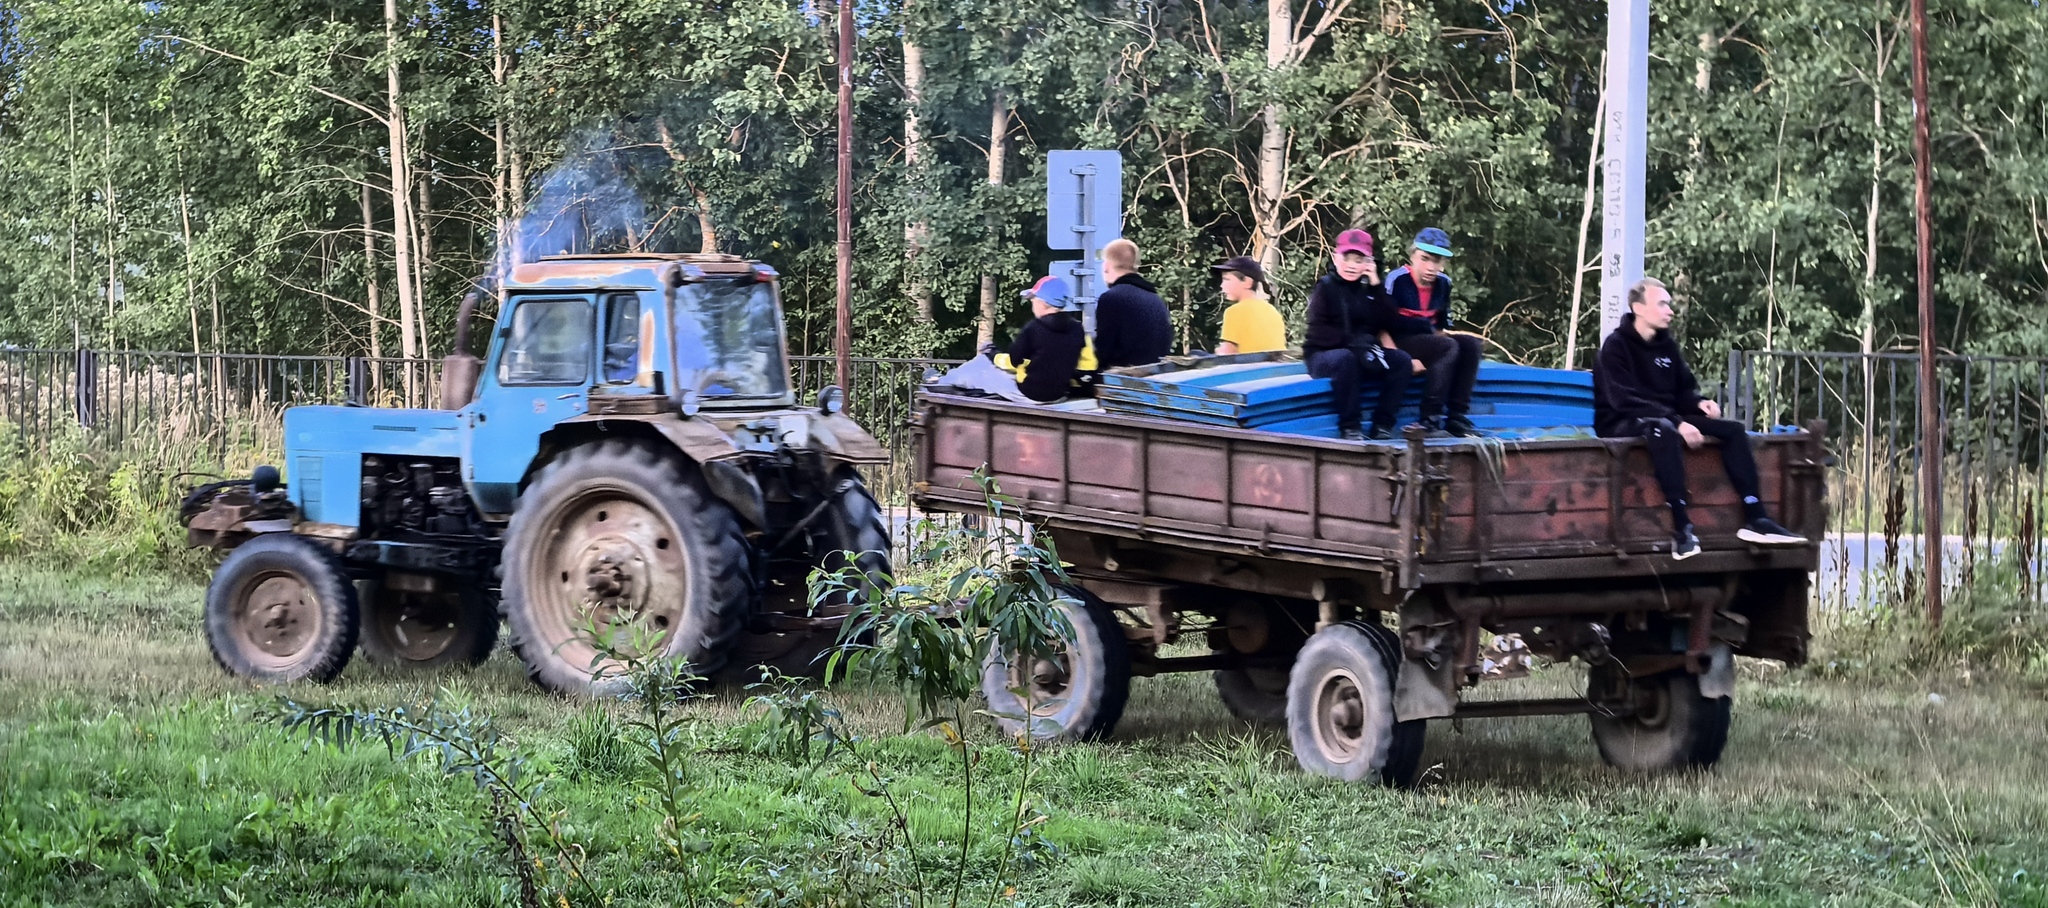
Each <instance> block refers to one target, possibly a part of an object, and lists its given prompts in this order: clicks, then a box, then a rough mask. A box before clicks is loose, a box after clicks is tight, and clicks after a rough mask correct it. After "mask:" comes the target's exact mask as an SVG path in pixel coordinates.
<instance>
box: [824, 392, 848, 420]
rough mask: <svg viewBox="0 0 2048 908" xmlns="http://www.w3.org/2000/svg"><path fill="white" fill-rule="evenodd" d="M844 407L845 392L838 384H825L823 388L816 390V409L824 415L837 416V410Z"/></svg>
mask: <svg viewBox="0 0 2048 908" xmlns="http://www.w3.org/2000/svg"><path fill="white" fill-rule="evenodd" d="M844 409H846V392H845V391H842V390H840V388H839V386H838V385H826V386H825V389H824V390H822V391H819V392H818V410H819V411H820V412H822V413H824V414H825V415H826V416H838V415H839V411H841V410H844Z"/></svg>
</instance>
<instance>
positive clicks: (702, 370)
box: [673, 280, 789, 400]
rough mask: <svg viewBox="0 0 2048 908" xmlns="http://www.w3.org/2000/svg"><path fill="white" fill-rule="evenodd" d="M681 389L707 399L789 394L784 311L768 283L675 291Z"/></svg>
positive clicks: (712, 285)
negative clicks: (687, 389) (785, 354)
mask: <svg viewBox="0 0 2048 908" xmlns="http://www.w3.org/2000/svg"><path fill="white" fill-rule="evenodd" d="M673 317H674V318H675V338H676V349H675V359H676V371H677V373H678V375H677V378H678V381H679V385H678V387H682V388H695V389H697V391H698V393H699V394H700V395H702V396H703V397H705V398H707V399H712V400H717V399H747V398H779V397H782V396H783V395H785V394H788V393H789V364H788V363H787V362H785V361H784V359H783V356H784V347H783V339H782V307H781V306H779V305H777V304H776V300H775V285H774V284H772V283H769V282H766V281H760V282H755V281H747V282H741V281H735V280H712V281H706V282H704V283H697V284H686V285H684V286H683V287H682V288H681V289H679V290H678V291H677V292H676V311H675V312H674V314H673Z"/></svg>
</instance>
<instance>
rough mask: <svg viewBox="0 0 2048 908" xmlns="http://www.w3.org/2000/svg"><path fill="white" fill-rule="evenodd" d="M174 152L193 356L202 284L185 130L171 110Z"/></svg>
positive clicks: (175, 107)
mask: <svg viewBox="0 0 2048 908" xmlns="http://www.w3.org/2000/svg"><path fill="white" fill-rule="evenodd" d="M171 151H172V155H173V161H174V162H175V163H176V165H177V168H178V233H179V236H181V237H182V238H183V239H184V242H185V314H186V317H187V318H188V319H190V321H191V323H192V352H194V353H198V352H199V283H198V280H197V275H196V274H195V273H194V270H195V268H196V266H195V265H194V264H193V261H192V188H191V187H190V186H188V185H186V183H185V129H184V121H183V120H180V119H179V118H178V108H177V106H176V105H172V106H171Z"/></svg>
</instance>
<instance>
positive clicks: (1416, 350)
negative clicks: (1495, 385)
mask: <svg viewBox="0 0 2048 908" xmlns="http://www.w3.org/2000/svg"><path fill="white" fill-rule="evenodd" d="M1451 255H1452V253H1451V236H1450V234H1447V233H1445V232H1443V231H1442V230H1439V229H1437V228H1435V227H1424V228H1423V229H1422V232H1420V233H1417V234H1416V235H1415V242H1414V244H1413V245H1412V247H1411V248H1410V250H1409V253H1408V264H1406V265H1404V266H1402V267H1400V268H1396V269H1394V271H1393V273H1392V274H1389V275H1387V298H1388V304H1389V305H1390V306H1391V307H1392V308H1393V310H1394V312H1393V316H1392V317H1391V318H1389V319H1388V320H1387V331H1386V332H1385V334H1384V335H1382V338H1381V340H1382V342H1383V343H1385V344H1386V345H1387V346H1389V347H1398V348H1400V349H1401V350H1402V351H1403V352H1405V353H1407V354H1408V355H1409V356H1411V357H1414V358H1415V362H1416V363H1417V364H1419V365H1420V366H1421V369H1420V370H1418V371H1422V372H1424V373H1425V375H1424V378H1423V385H1422V425H1423V426H1424V427H1425V428H1427V429H1429V430H1430V434H1433V435H1445V434H1448V435H1456V436H1458V437H1460V438H1472V437H1476V436H1477V435H1478V434H1479V430H1478V428H1476V427H1474V426H1473V425H1472V420H1471V418H1470V417H1469V416H1468V415H1467V414H1469V413H1471V411H1472V386H1473V385H1474V384H1475V383H1477V382H1478V380H1479V359H1480V357H1481V355H1482V350H1481V344H1480V342H1479V338H1477V337H1475V336H1473V335H1470V334H1451V333H1450V330H1451V278H1450V276H1449V275H1446V274H1444V263H1445V262H1446V261H1448V260H1450V258H1451Z"/></svg>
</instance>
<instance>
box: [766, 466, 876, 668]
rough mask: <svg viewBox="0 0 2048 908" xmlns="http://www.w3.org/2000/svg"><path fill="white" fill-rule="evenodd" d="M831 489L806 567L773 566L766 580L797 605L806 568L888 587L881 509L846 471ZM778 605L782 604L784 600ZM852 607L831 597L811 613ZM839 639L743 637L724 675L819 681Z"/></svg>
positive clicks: (835, 634) (817, 634)
mask: <svg viewBox="0 0 2048 908" xmlns="http://www.w3.org/2000/svg"><path fill="white" fill-rule="evenodd" d="M833 486H834V488H833V498H832V501H831V503H830V504H829V505H828V506H827V507H826V509H825V512H824V513H823V514H822V515H820V516H819V518H818V521H817V523H816V524H815V525H814V526H813V528H812V530H811V532H810V537H811V538H810V556H811V561H812V564H810V565H808V566H805V567H804V568H803V569H802V572H801V573H798V572H797V571H796V570H793V569H785V568H783V567H781V566H779V565H778V566H777V567H775V568H772V569H771V575H770V576H771V577H774V578H776V579H779V580H780V581H781V583H782V584H784V585H785V586H792V587H794V588H793V589H786V590H785V591H784V592H783V596H784V597H787V596H792V595H793V596H795V597H797V600H798V602H799V603H800V604H807V603H808V599H809V592H810V591H809V589H808V584H809V579H810V567H818V568H822V569H824V570H825V571H828V572H834V571H839V570H841V569H843V568H846V567H848V566H857V567H859V569H860V570H861V572H862V573H864V574H866V575H867V576H868V579H869V580H871V581H873V582H875V583H877V584H886V583H889V582H891V578H892V577H893V574H892V573H891V571H890V564H889V551H890V543H889V525H888V522H887V521H886V520H885V519H884V518H883V516H882V508H881V505H878V504H876V503H875V498H874V496H873V495H871V494H869V492H868V487H867V484H866V483H865V482H863V481H861V478H860V474H859V473H856V472H854V471H853V470H852V469H851V468H849V469H846V470H843V471H841V472H840V473H839V475H838V476H837V477H835V479H834V483H833ZM848 552H852V553H853V554H854V558H853V559H852V560H848V559H847V557H846V553H848ZM791 567H794V566H791ZM781 601H783V602H787V599H786V598H785V599H783V600H781ZM858 604H859V603H857V602H854V601H850V597H847V596H833V597H830V598H828V599H827V600H826V601H824V602H820V603H817V613H818V614H822V615H846V614H849V613H851V612H852V611H853V609H854V606H856V605H858ZM782 607H784V608H787V607H788V606H787V605H784V606H782ZM839 636H840V634H839V631H838V630H837V629H833V630H820V631H812V632H809V633H802V632H785V633H772V632H771V633H759V634H748V635H746V636H745V637H742V638H741V639H740V642H739V646H738V648H737V649H736V650H735V652H734V655H733V660H732V668H731V669H729V670H728V672H727V674H728V675H729V676H731V675H737V676H740V677H735V678H730V679H729V680H738V681H740V682H742V683H745V682H751V681H753V680H754V679H755V678H756V677H758V676H757V675H755V673H754V672H753V671H752V669H753V668H754V667H755V666H763V665H765V666H768V667H771V668H774V669H775V670H777V671H779V672H782V673H783V674H785V675H799V676H804V677H809V678H822V677H824V674H825V664H826V659H825V656H826V655H827V654H828V653H830V652H832V650H834V649H836V648H837V647H838V646H839V645H840V644H841V642H842V641H841V640H840V639H839Z"/></svg>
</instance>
